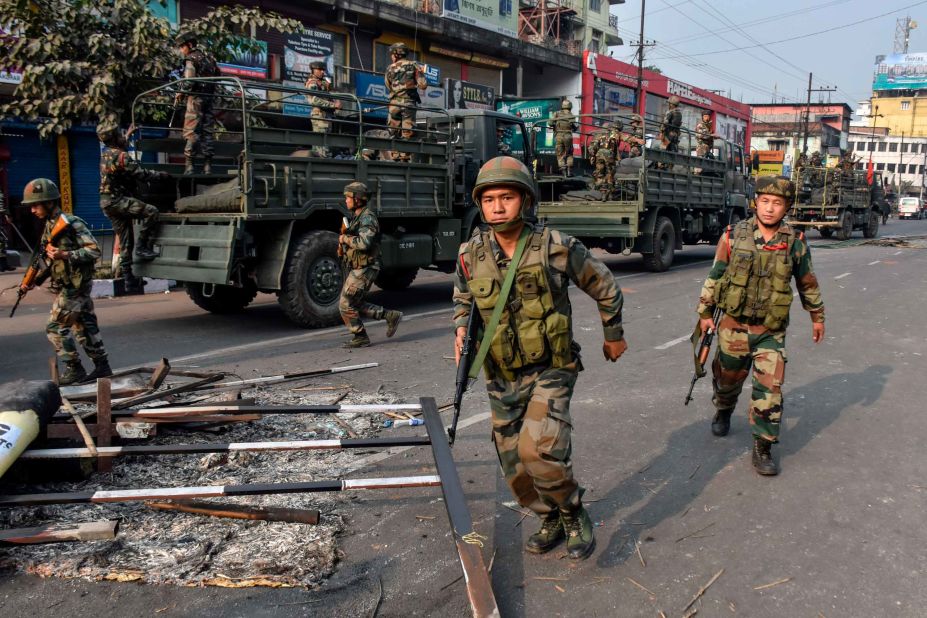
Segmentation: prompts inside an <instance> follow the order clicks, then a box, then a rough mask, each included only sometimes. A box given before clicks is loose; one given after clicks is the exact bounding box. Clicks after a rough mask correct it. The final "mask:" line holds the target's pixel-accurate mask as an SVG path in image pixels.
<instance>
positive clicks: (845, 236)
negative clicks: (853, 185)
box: [837, 210, 853, 240]
mask: <svg viewBox="0 0 927 618" xmlns="http://www.w3.org/2000/svg"><path fill="white" fill-rule="evenodd" d="M837 221H839V222H840V226H839V227H838V228H837V240H849V239H850V236H852V235H853V213H852V212H850V211H849V210H844V211H843V212H842V213H840V218H839V219H837Z"/></svg>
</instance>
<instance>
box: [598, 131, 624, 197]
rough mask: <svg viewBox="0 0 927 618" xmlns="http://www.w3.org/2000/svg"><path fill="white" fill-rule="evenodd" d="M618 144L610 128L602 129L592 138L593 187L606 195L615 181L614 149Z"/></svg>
mask: <svg viewBox="0 0 927 618" xmlns="http://www.w3.org/2000/svg"><path fill="white" fill-rule="evenodd" d="M617 149H618V144H617V142H616V141H615V138H614V136H613V134H612V130H611V129H603V130H602V131H599V132H598V133H596V134H595V137H594V138H593V151H594V157H593V159H594V161H595V169H594V170H593V172H592V177H593V178H594V179H595V188H596V190H597V191H601V192H602V193H603V194H604V195H605V196H607V195H608V194H609V193H610V192H611V190H612V188H613V186H614V181H615V151H616V150H617Z"/></svg>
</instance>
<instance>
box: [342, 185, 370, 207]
mask: <svg viewBox="0 0 927 618" xmlns="http://www.w3.org/2000/svg"><path fill="white" fill-rule="evenodd" d="M344 195H345V197H353V198H354V199H355V200H357V201H358V202H360V203H362V204H363V203H366V202H367V198H368V197H369V195H370V193H369V191H368V190H367V185H365V184H364V183H362V182H359V181H357V180H355V181H354V182H351V183H348V185H347V186H345V188H344Z"/></svg>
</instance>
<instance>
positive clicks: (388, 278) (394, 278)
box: [377, 268, 418, 291]
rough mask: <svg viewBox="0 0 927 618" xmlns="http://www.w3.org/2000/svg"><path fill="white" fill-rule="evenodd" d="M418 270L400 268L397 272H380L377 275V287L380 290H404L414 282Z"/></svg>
mask: <svg viewBox="0 0 927 618" xmlns="http://www.w3.org/2000/svg"><path fill="white" fill-rule="evenodd" d="M417 275H418V268H401V269H399V270H381V271H380V274H379V275H377V287H378V288H380V289H381V290H389V291H393V290H404V289H406V288H407V287H409V286H410V285H412V282H413V281H415V277H416V276H417Z"/></svg>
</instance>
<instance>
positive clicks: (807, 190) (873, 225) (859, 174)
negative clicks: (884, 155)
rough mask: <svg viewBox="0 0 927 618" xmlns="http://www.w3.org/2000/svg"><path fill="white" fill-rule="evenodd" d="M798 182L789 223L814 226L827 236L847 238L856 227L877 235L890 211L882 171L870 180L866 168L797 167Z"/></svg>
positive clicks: (870, 234)
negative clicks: (883, 185)
mask: <svg viewBox="0 0 927 618" xmlns="http://www.w3.org/2000/svg"><path fill="white" fill-rule="evenodd" d="M794 181H795V185H796V191H797V195H796V199H795V203H794V205H793V206H792V208H791V210H790V211H789V215H788V220H789V222H790V223H791V224H792V225H795V226H796V227H805V228H814V229H816V230H818V232H819V233H820V234H821V236H822V237H824V238H830V237H832V236H834V237H836V238H837V239H838V240H847V239H848V238H850V237H851V236H852V235H853V232H854V231H855V230H862V232H863V237H865V238H875V236H876V235H877V234H878V233H879V220H880V219H882V218H883V217H884V216H888V214H889V212H888V210H889V206H888V203H887V201H886V200H885V199H884V196H883V192H882V178H881V174H880V173H879V172H873V178H872V182H871V183H870V182H869V179H868V177H867V172H866V170H852V171H844V170H840V169H837V168H823V167H810V166H808V167H800V168H798V169H796V170H795V177H794Z"/></svg>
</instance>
